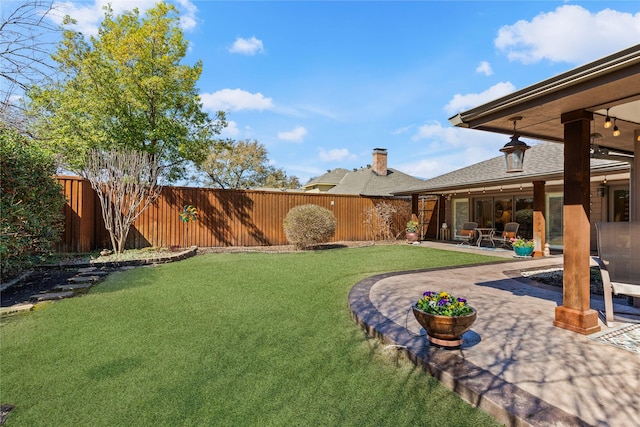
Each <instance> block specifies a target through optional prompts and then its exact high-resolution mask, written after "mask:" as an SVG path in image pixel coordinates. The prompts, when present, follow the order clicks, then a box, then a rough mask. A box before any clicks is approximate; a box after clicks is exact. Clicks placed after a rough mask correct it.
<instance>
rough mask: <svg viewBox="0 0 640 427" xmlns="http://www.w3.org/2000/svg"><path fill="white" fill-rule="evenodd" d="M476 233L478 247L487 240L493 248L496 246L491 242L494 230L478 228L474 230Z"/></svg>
mask: <svg viewBox="0 0 640 427" xmlns="http://www.w3.org/2000/svg"><path fill="white" fill-rule="evenodd" d="M476 232H477V233H478V236H477V238H478V240H477V242H476V244H477V245H478V247H480V245H481V244H482V241H483V240H488V241H489V242H491V245H493V247H495V246H496V244H495V242H494V241H493V236H494V234H495V232H496V229H495V228H488V227H478V228H476Z"/></svg>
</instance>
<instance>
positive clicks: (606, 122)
mask: <svg viewBox="0 0 640 427" xmlns="http://www.w3.org/2000/svg"><path fill="white" fill-rule="evenodd" d="M610 127H611V117H609V109H608V108H607V117H605V119H604V128H605V129H609V128H610Z"/></svg>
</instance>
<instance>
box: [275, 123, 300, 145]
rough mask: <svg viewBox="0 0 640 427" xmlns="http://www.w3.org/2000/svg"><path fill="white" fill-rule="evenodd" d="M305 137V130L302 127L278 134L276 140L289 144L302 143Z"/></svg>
mask: <svg viewBox="0 0 640 427" xmlns="http://www.w3.org/2000/svg"><path fill="white" fill-rule="evenodd" d="M306 135H307V130H306V129H305V128H303V127H302V126H298V127H297V128H295V129H292V130H290V131H286V132H278V138H280V139H283V140H285V141H291V142H302V141H303V139H304V137H305V136H306Z"/></svg>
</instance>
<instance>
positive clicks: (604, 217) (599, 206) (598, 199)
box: [440, 177, 629, 251]
mask: <svg viewBox="0 0 640 427" xmlns="http://www.w3.org/2000/svg"><path fill="white" fill-rule="evenodd" d="M604 181H606V183H605V182H604ZM628 186H629V180H628V179H619V178H618V179H613V180H611V179H609V180H606V177H600V178H598V180H597V181H592V182H591V183H590V188H589V192H590V194H591V197H590V212H589V214H590V222H591V234H590V248H591V250H592V251H596V250H597V236H596V230H595V223H596V222H608V221H615V220H620V218H612V217H611V212H610V211H611V204H612V200H611V198H612V197H613V196H614V194H613V191H612V189H620V188H628ZM545 192H546V193H547V194H548V195H549V194H552V195H553V194H554V193H560V194H562V192H563V186H562V185H546V186H545ZM505 197H506V198H509V197H513V198H533V187H531V186H530V185H529V186H524V187H523V189H522V190H519V189H516V190H511V191H502V192H501V191H499V190H493V191H485V192H484V193H483V190H482V189H474V190H471V191H470V192H469V190H466V189H465V190H462V191H460V193H456V194H455V195H454V192H452V194H451V195H448V196H447V197H444V198H443V200H444V202H445V207H444V215H443V218H441V221H440V226H441V225H442V223H444V222H446V223H447V226H448V227H449V228H450V229H451V232H450V236H451V239H454V236H455V234H456V233H455V230H453V228H454V227H455V226H456V224H455V221H454V208H453V206H454V204H455V202H456V201H461V200H465V199H466V200H468V201H469V214H468V217H467V219H466V220H467V221H473V215H474V200H477V199H480V198H487V199H488V198H492V199H494V200H495V199H503V198H505ZM548 215H549V212H547V211H545V217H546V218H547V224H549V218H548ZM459 226H460V225H458V227H459Z"/></svg>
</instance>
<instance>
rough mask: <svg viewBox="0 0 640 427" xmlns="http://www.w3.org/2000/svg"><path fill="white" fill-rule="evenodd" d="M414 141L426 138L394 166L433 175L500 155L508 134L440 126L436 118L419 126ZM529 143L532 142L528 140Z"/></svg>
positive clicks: (410, 171) (414, 174)
mask: <svg viewBox="0 0 640 427" xmlns="http://www.w3.org/2000/svg"><path fill="white" fill-rule="evenodd" d="M413 140H414V141H421V142H422V141H426V144H425V145H423V148H424V151H423V152H421V153H420V154H419V155H417V156H416V157H417V158H418V159H417V160H416V161H410V162H406V163H401V164H399V165H397V169H398V170H401V171H402V172H405V173H407V174H409V175H413V176H416V177H420V178H433V177H435V176H439V175H442V174H445V173H447V172H451V171H453V170H456V169H460V168H463V167H466V166H469V165H472V164H475V163H478V162H482V161H484V160H488V159H491V158H494V157H499V156H502V154H501V153H500V151H499V150H500V148H502V147H503V146H504V144H506V143H507V142H509V136H508V135H496V134H494V133H491V132H482V131H478V130H473V129H463V128H457V127H452V126H443V125H442V124H441V123H440V122H438V121H433V122H429V123H425V124H424V125H422V126H420V127H419V130H418V133H416V135H414V137H413ZM526 142H527V143H528V144H529V145H532V144H533V142H532V141H529V140H527V141H526Z"/></svg>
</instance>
